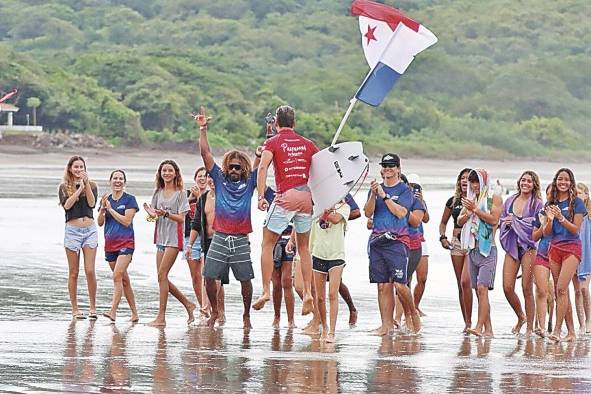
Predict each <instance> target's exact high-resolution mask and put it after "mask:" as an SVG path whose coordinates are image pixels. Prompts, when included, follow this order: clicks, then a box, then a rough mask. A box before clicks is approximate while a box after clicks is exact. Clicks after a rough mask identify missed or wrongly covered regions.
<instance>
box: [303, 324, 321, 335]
mask: <svg viewBox="0 0 591 394" xmlns="http://www.w3.org/2000/svg"><path fill="white" fill-rule="evenodd" d="M310 323H311V324H308V326H307V327H306V328H304V330H303V333H304V334H306V335H317V334H318V333H319V331H320V324H319V323H312V322H310Z"/></svg>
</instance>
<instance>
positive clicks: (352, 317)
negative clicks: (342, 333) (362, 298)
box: [349, 309, 357, 328]
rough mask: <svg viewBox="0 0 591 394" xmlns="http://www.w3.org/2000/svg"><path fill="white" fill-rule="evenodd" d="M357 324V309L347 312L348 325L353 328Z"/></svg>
mask: <svg viewBox="0 0 591 394" xmlns="http://www.w3.org/2000/svg"><path fill="white" fill-rule="evenodd" d="M356 324H357V310H355V309H353V310H352V311H351V312H349V327H350V328H353V327H355V325H356Z"/></svg>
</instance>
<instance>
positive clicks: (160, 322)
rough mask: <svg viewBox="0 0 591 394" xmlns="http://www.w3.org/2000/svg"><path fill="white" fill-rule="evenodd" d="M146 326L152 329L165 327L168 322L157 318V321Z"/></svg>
mask: <svg viewBox="0 0 591 394" xmlns="http://www.w3.org/2000/svg"><path fill="white" fill-rule="evenodd" d="M146 326H150V327H165V326H166V320H164V319H160V318H156V319H154V320H152V321H151V322H149V323H147V324H146Z"/></svg>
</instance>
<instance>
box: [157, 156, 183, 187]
mask: <svg viewBox="0 0 591 394" xmlns="http://www.w3.org/2000/svg"><path fill="white" fill-rule="evenodd" d="M166 164H170V165H171V166H172V168H173V169H174V181H173V183H174V186H175V188H176V190H183V186H184V185H183V177H182V176H181V169H180V168H179V166H178V164H176V162H175V161H174V160H164V161H163V162H162V163H160V165H159V166H158V170H157V171H156V179H154V187H155V188H156V190H155V191H154V192H157V191H159V190H160V189H164V179H163V178H162V174H160V172H161V171H162V167H164V166H165V165H166Z"/></svg>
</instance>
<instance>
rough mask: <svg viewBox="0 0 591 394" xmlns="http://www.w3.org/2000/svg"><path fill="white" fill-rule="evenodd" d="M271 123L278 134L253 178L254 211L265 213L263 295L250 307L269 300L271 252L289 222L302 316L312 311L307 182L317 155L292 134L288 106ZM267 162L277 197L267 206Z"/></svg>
mask: <svg viewBox="0 0 591 394" xmlns="http://www.w3.org/2000/svg"><path fill="white" fill-rule="evenodd" d="M275 122H276V126H277V131H278V132H277V135H275V136H274V137H272V138H269V139H268V140H267V141H265V144H264V145H263V149H264V150H263V153H262V156H261V162H260V164H259V173H258V176H257V192H258V196H259V197H258V208H259V209H260V210H262V211H264V210H267V209H268V213H267V218H266V219H265V227H264V229H263V243H262V251H261V271H262V277H263V279H262V280H263V294H262V295H261V296H260V297H259V299H258V300H257V301H256V302H255V303H254V304H253V308H254V309H257V310H258V309H262V308H263V307H264V306H265V304H266V302H267V301H269V300H270V298H271V290H270V282H271V274H272V272H273V248H274V246H275V243H276V242H277V240H278V239H279V237H280V236H281V233H283V231H284V230H285V229H286V228H287V226H288V225H289V223H290V222H293V227H294V231H295V233H296V247H297V249H298V253H299V255H300V262H301V269H302V276H303V279H304V299H303V301H304V302H303V306H302V314H304V315H306V314H308V313H310V312H312V310H313V309H314V302H313V298H312V293H311V284H312V257H311V255H310V248H309V245H308V244H309V238H310V229H311V227H312V196H311V193H310V189H309V188H308V179H309V176H310V166H311V164H312V156H313V155H314V154H315V153H316V152H318V148H317V147H316V145H314V143H313V142H312V141H310V140H308V139H307V138H304V137H302V136H301V135H299V134H298V133H296V131H295V130H294V127H295V111H294V110H293V108H291V107H290V106H287V105H283V106H281V107H279V108H277V110H276V111H275ZM271 162H272V163H273V168H274V170H275V184H276V186H277V196H276V198H275V200H274V201H273V203H272V204H271V206H269V202H268V201H267V200H266V199H265V189H266V186H267V184H266V182H267V170H268V168H269V165H270V164H271Z"/></svg>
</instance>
